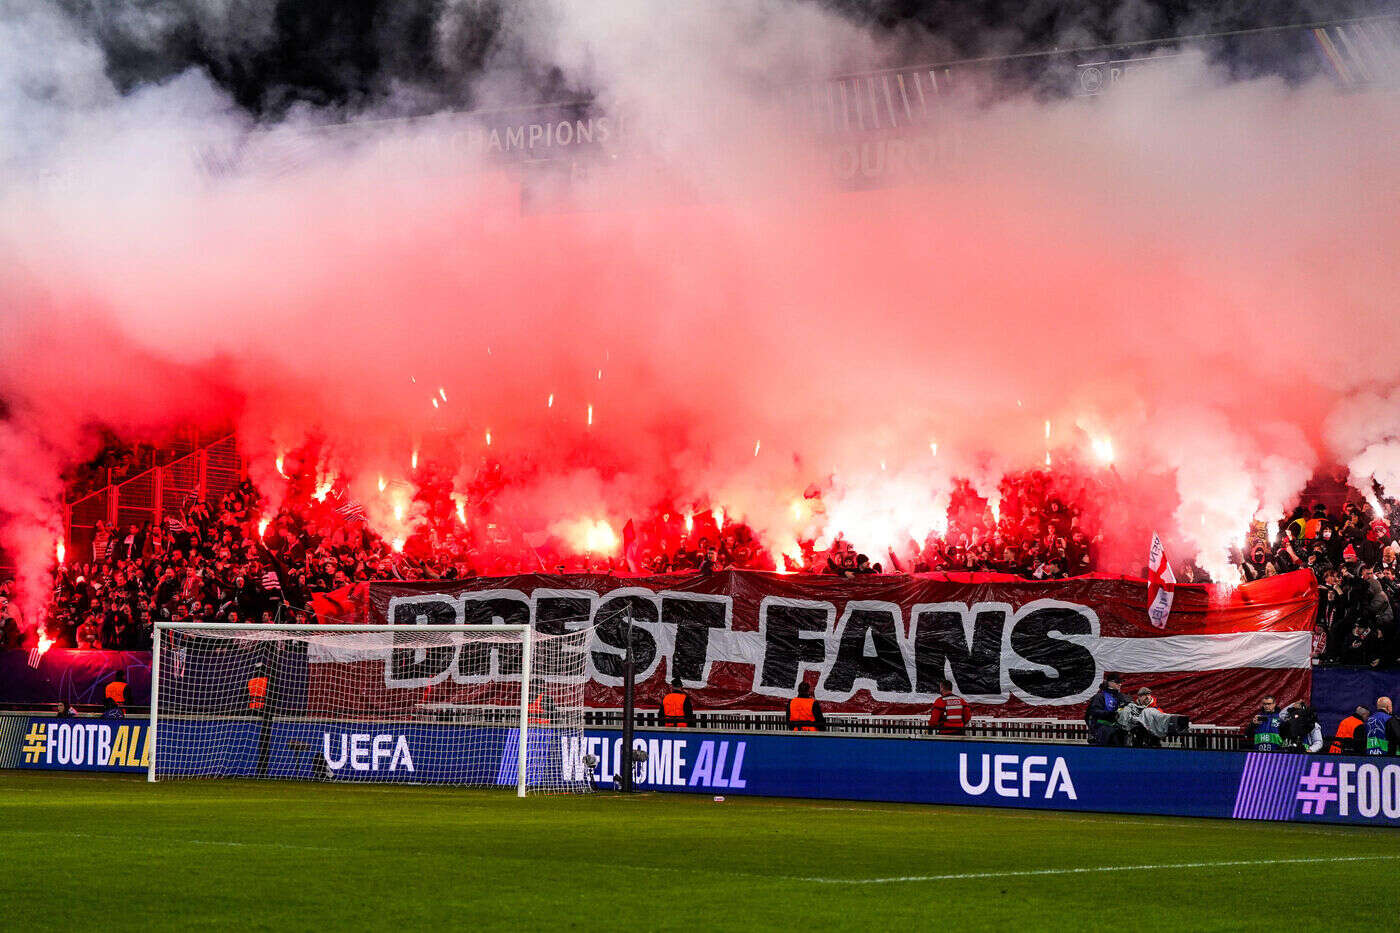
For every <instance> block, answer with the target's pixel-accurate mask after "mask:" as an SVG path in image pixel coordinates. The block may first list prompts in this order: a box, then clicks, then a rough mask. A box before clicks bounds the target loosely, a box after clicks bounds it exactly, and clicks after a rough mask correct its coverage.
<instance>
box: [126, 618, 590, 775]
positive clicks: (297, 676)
mask: <svg viewBox="0 0 1400 933" xmlns="http://www.w3.org/2000/svg"><path fill="white" fill-rule="evenodd" d="M158 635H159V638H160V650H159V662H158V664H157V670H156V671H155V677H156V681H157V689H156V703H155V713H156V720H155V721H156V742H155V755H154V764H153V776H154V778H155V779H157V780H171V779H179V778H218V777H241V778H284V779H293V780H311V781H386V782H395V781H397V782H409V783H424V784H458V785H471V786H482V787H511V788H515V787H516V786H517V783H518V780H519V775H520V704H521V667H522V658H523V650H522V649H523V647H524V638H525V637H526V633H525V632H482V631H472V630H471V629H470V627H460V626H459V627H448V626H434V627H432V628H428V627H416V628H412V629H402V628H401V629H398V630H395V631H392V632H382V631H381V632H374V631H366V632H358V631H355V632H326V631H324V630H323V629H320V628H319V627H318V626H315V625H308V626H297V627H295V628H294V629H293V630H286V629H279V630H275V631H269V630H265V629H259V630H252V631H245V630H236V631H231V630H229V629H228V628H226V627H221V626H218V625H210V626H207V627H200V628H198V629H183V628H182V629H167V628H162V629H161V630H160V631H159V633H158ZM529 637H530V639H531V642H530V659H529V664H530V683H529V689H528V692H527V693H526V699H525V702H526V704H527V725H526V741H525V753H526V754H525V781H524V784H525V787H526V789H527V790H528V791H529V792H534V793H539V792H546V793H566V792H575V791H583V790H587V789H588V785H587V780H586V776H585V775H584V774H583V773H581V769H579V768H577V767H574V766H573V765H574V764H575V763H574V762H572V761H569V762H565V761H563V760H562V752H563V750H564V749H577V748H578V747H579V745H580V740H581V738H582V734H583V689H584V684H585V682H586V673H585V670H586V668H585V658H586V656H585V653H584V652H585V650H586V645H587V637H588V633H587V631H586V630H585V631H579V632H570V633H567V634H564V635H541V634H539V633H530V635H529Z"/></svg>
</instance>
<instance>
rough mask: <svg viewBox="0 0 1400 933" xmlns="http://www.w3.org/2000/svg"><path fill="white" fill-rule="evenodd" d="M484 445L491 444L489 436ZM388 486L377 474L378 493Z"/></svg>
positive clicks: (381, 476)
mask: <svg viewBox="0 0 1400 933" xmlns="http://www.w3.org/2000/svg"><path fill="white" fill-rule="evenodd" d="M486 443H488V444H489V443H491V440H490V436H489V435H488V437H487V441H486ZM388 485H389V484H388V483H387V482H385V480H384V474H383V473H381V474H379V491H380V492H383V491H384V489H385V487H386V486H388Z"/></svg>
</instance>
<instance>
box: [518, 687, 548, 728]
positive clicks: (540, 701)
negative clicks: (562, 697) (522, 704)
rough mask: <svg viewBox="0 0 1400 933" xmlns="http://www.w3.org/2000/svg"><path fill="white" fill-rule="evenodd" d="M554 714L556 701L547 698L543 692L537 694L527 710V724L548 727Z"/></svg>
mask: <svg viewBox="0 0 1400 933" xmlns="http://www.w3.org/2000/svg"><path fill="white" fill-rule="evenodd" d="M553 712H554V701H553V700H551V699H550V698H549V697H547V696H545V695H544V693H543V692H541V693H537V694H535V698H534V699H533V700H531V701H530V705H529V707H528V708H526V710H525V724H526V725H527V726H547V725H549V724H550V719H549V717H550V714H551V713H553Z"/></svg>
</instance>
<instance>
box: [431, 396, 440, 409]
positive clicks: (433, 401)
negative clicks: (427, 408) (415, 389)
mask: <svg viewBox="0 0 1400 933" xmlns="http://www.w3.org/2000/svg"><path fill="white" fill-rule="evenodd" d="M429 401H430V402H432V403H433V408H437V407H438V400H437V399H435V398H434V399H429Z"/></svg>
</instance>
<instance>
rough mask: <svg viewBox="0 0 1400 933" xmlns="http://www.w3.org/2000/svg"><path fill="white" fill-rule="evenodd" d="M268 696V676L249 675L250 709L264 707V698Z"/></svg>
mask: <svg viewBox="0 0 1400 933" xmlns="http://www.w3.org/2000/svg"><path fill="white" fill-rule="evenodd" d="M266 698H267V678H266V677H262V676H258V677H249V678H248V708H249V709H262V708H263V700H264V699H266Z"/></svg>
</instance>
